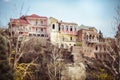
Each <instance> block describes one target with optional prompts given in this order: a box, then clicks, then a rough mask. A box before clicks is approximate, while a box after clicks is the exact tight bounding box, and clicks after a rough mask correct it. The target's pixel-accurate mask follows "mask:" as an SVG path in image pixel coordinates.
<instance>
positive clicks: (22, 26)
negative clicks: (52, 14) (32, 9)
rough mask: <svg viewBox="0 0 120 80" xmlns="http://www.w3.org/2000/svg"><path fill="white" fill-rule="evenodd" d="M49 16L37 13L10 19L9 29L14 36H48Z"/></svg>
mask: <svg viewBox="0 0 120 80" xmlns="http://www.w3.org/2000/svg"><path fill="white" fill-rule="evenodd" d="M47 26H48V25H47V17H44V16H38V15H36V14H32V15H27V16H21V17H20V18H18V19H10V22H9V31H10V34H11V35H12V36H26V37H27V36H38V37H48V34H47Z"/></svg>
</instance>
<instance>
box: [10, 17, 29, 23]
mask: <svg viewBox="0 0 120 80" xmlns="http://www.w3.org/2000/svg"><path fill="white" fill-rule="evenodd" d="M10 22H11V23H15V24H16V23H17V24H29V22H28V21H27V20H26V19H21V18H20V19H11V20H10Z"/></svg>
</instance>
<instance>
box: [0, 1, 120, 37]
mask: <svg viewBox="0 0 120 80" xmlns="http://www.w3.org/2000/svg"><path fill="white" fill-rule="evenodd" d="M118 5H120V0H0V25H2V26H7V25H8V22H9V20H10V18H18V17H19V16H21V15H31V14H37V15H40V16H47V17H54V18H57V19H58V20H62V21H65V22H75V23H77V24H78V25H81V24H83V25H86V26H91V27H95V28H96V29H97V30H98V31H99V30H101V31H102V32H103V35H104V37H113V36H114V35H115V30H114V27H115V26H114V24H115V23H114V21H115V19H114V16H116V15H117V14H116V9H117V6H118Z"/></svg>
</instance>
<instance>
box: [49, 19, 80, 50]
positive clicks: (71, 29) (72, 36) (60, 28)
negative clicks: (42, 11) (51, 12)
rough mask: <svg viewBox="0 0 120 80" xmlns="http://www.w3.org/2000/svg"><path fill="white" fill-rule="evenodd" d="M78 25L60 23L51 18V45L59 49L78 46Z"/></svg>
mask: <svg viewBox="0 0 120 80" xmlns="http://www.w3.org/2000/svg"><path fill="white" fill-rule="evenodd" d="M77 27H78V25H77V24H76V23H71V22H63V21H58V20H57V19H55V18H52V17H50V18H49V29H48V30H49V31H48V32H49V35H50V40H51V43H52V44H54V45H57V46H59V47H64V48H70V47H71V46H74V45H75V44H76V39H77Z"/></svg>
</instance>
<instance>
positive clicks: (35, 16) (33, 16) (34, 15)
mask: <svg viewBox="0 0 120 80" xmlns="http://www.w3.org/2000/svg"><path fill="white" fill-rule="evenodd" d="M26 17H29V18H47V17H45V16H39V15H36V14H32V15H30V16H26Z"/></svg>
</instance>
